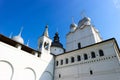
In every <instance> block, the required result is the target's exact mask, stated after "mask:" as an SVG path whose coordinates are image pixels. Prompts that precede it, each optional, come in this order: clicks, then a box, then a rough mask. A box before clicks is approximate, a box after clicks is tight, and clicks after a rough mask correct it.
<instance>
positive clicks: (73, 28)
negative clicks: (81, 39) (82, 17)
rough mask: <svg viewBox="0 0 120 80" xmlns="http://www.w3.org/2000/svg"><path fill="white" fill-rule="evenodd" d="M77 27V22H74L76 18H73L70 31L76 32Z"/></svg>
mask: <svg viewBox="0 0 120 80" xmlns="http://www.w3.org/2000/svg"><path fill="white" fill-rule="evenodd" d="M76 28H77V24H75V23H74V19H73V18H72V24H70V31H71V32H74V31H75V30H76Z"/></svg>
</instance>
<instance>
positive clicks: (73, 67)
mask: <svg viewBox="0 0 120 80" xmlns="http://www.w3.org/2000/svg"><path fill="white" fill-rule="evenodd" d="M99 50H102V51H103V54H104V55H103V56H100V53H99ZM92 52H94V53H95V57H94V58H92V55H91V53H92ZM118 53H119V50H118V49H117V47H116V43H115V41H114V39H111V40H109V41H106V42H102V43H99V44H95V45H92V46H89V47H86V48H82V49H80V50H75V51H71V52H66V53H64V54H62V55H59V56H57V57H56V67H55V78H54V80H120V76H119V75H120V62H119V60H120V57H119V56H118ZM85 54H87V56H88V59H86V60H85V56H84V55H85ZM78 56H80V59H81V60H78ZM72 58H74V61H73V62H72ZM66 59H68V62H66ZM62 62H63V63H62Z"/></svg>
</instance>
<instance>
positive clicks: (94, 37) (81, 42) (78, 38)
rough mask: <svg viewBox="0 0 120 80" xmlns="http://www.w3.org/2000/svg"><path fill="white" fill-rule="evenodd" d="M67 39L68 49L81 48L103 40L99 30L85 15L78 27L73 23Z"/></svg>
mask: <svg viewBox="0 0 120 80" xmlns="http://www.w3.org/2000/svg"><path fill="white" fill-rule="evenodd" d="M66 40H67V41H66V51H71V50H75V49H80V48H81V47H85V46H88V45H91V44H94V43H97V42H100V41H102V39H101V37H100V35H99V32H98V30H97V29H95V27H94V26H93V25H92V24H91V19H90V18H89V17H84V18H83V19H82V20H80V21H79V22H78V26H77V27H75V25H73V24H71V25H70V32H69V33H68V34H67V36H66Z"/></svg>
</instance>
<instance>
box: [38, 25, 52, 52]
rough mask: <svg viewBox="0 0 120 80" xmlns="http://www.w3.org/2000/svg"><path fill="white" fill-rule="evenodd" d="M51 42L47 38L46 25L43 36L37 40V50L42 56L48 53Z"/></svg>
mask: <svg viewBox="0 0 120 80" xmlns="http://www.w3.org/2000/svg"><path fill="white" fill-rule="evenodd" d="M51 42H52V40H51V39H50V38H49V34H48V25H46V27H45V31H44V32H43V35H42V36H41V37H40V38H39V39H38V50H39V51H40V52H41V53H42V54H46V53H50V46H51Z"/></svg>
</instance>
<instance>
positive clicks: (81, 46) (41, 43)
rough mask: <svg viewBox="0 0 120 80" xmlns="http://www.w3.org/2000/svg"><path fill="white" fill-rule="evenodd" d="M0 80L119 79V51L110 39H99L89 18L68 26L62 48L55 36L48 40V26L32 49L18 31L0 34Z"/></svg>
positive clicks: (57, 36)
mask: <svg viewBox="0 0 120 80" xmlns="http://www.w3.org/2000/svg"><path fill="white" fill-rule="evenodd" d="M36 44H37V43H36ZM0 80H120V50H119V47H118V44H117V42H116V40H115V39H114V38H111V39H108V40H102V38H101V37H100V35H99V32H98V30H97V29H96V28H95V27H94V26H93V25H92V24H91V19H90V18H89V17H84V18H83V19H81V20H80V21H79V22H78V24H77V25H76V24H75V23H72V24H71V25H70V31H69V32H68V33H67V34H66V49H64V48H63V45H62V44H61V43H60V41H59V35H58V33H55V36H54V40H53V41H52V40H51V39H50V38H49V34H48V26H46V28H45V31H44V32H43V35H41V37H39V39H38V49H36V50H34V49H32V48H30V47H29V46H27V45H25V44H24V40H23V38H22V36H21V32H20V33H19V34H18V35H17V36H13V37H12V38H8V37H6V36H4V35H2V34H0Z"/></svg>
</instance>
